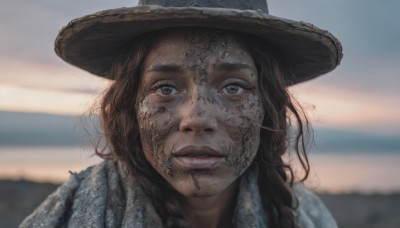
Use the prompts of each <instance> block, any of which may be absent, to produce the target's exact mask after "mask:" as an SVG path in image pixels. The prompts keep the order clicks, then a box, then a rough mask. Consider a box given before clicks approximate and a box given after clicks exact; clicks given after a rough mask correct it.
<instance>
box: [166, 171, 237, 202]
mask: <svg viewBox="0 0 400 228" xmlns="http://www.w3.org/2000/svg"><path fill="white" fill-rule="evenodd" d="M234 181H235V178H232V179H231V178H216V177H210V176H207V175H206V176H199V177H197V178H196V177H195V178H193V177H192V176H191V175H190V176H187V177H185V178H179V180H176V179H175V180H174V181H172V182H170V184H172V186H173V187H174V188H175V190H176V191H177V192H179V193H180V194H181V195H183V196H185V197H212V196H217V195H219V194H221V193H223V192H224V191H225V190H226V189H227V188H229V186H231V184H232V183H233V182H234Z"/></svg>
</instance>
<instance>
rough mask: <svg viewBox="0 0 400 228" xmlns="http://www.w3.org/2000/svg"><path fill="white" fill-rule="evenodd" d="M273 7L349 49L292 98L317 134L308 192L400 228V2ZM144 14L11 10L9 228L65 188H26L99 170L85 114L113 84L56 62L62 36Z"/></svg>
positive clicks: (4, 137) (6, 142) (361, 223)
mask: <svg viewBox="0 0 400 228" xmlns="http://www.w3.org/2000/svg"><path fill="white" fill-rule="evenodd" d="M268 2H269V9H270V13H271V14H272V15H275V16H280V17H286V18H290V19H293V20H299V21H305V22H310V23H312V24H314V25H316V26H318V27H320V28H323V29H327V30H329V31H330V32H331V33H333V34H334V35H335V36H336V37H337V38H339V40H340V41H341V42H342V45H343V49H344V58H343V61H342V63H341V65H340V66H339V67H338V68H337V69H336V70H335V71H334V72H331V73H329V74H327V75H324V76H322V77H320V78H317V79H315V80H313V81H311V82H308V83H305V84H300V85H297V86H295V87H292V88H291V89H290V90H291V91H292V93H293V94H294V96H295V97H296V98H297V99H298V100H299V101H300V102H301V103H302V104H303V106H304V108H305V109H306V111H307V113H308V115H309V117H310V119H311V122H312V123H313V126H314V129H315V145H314V146H313V147H312V149H311V152H310V160H311V164H312V167H313V172H312V174H311V176H310V178H309V180H308V181H307V185H308V186H309V187H310V188H311V189H313V190H315V191H318V192H320V194H321V195H322V197H323V199H324V200H325V201H326V203H327V204H328V206H329V207H330V208H331V210H332V211H333V213H334V215H335V217H336V218H337V219H338V220H339V223H340V225H341V227H400V218H396V216H394V215H395V214H394V215H393V213H395V212H394V211H395V210H397V212H398V211H399V209H400V208H399V207H400V196H399V195H398V194H396V192H399V190H400V177H399V174H400V168H399V163H400V77H399V73H400V70H399V64H400V45H399V43H398V42H399V40H400V14H399V13H398V12H399V10H400V1H397V0H387V1H384V2H378V1H374V0H354V1H346V0H335V1H316V0H303V1H285V0H269V1H268ZM135 5H137V1H134V0H118V1H110V0H109V1H106V0H85V1H78V0H70V1H54V0H36V1H20V0H15V1H12V0H3V1H1V2H0V34H1V36H0V179H3V181H0V226H1V227H13V226H15V224H18V223H19V222H20V221H21V218H23V217H24V216H26V213H30V211H31V210H32V208H31V207H34V206H35V205H36V204H37V203H39V202H40V201H42V200H43V198H42V197H44V196H45V195H46V194H48V192H49V191H52V190H53V189H54V187H55V185H52V184H48V185H45V184H34V183H32V182H27V181H22V180H21V179H25V180H29V181H39V182H41V183H43V182H51V183H56V184H57V183H61V182H63V181H64V180H65V179H66V178H67V177H68V176H69V172H68V171H79V170H81V169H83V168H84V167H86V166H88V165H90V164H94V163H96V162H98V161H99V159H98V158H96V157H94V156H92V155H93V146H91V143H90V140H89V139H88V138H89V136H88V135H87V134H86V133H85V131H84V129H83V127H82V118H83V117H82V116H84V114H85V113H87V111H88V109H89V107H90V106H91V105H92V104H93V102H94V100H95V99H96V98H98V96H99V95H100V94H101V92H102V91H103V90H104V89H105V88H106V87H107V81H106V80H102V79H99V78H97V77H95V76H92V75H90V74H89V73H86V72H84V71H82V70H79V69H77V68H75V67H72V66H69V65H68V64H66V63H64V62H62V61H61V60H60V59H59V58H58V57H57V56H56V55H55V54H54V51H53V43H54V39H55V37H56V36H57V34H58V31H59V29H60V28H61V27H62V26H64V25H66V24H67V23H68V22H69V21H70V20H71V19H73V18H76V17H80V16H83V15H86V14H89V13H92V12H95V11H99V10H102V9H107V8H118V7H123V6H127V7H129V6H135ZM83 119H84V118H83ZM85 121H86V120H85V119H84V120H83V122H85ZM24 189H25V190H26V189H29V191H30V192H29V193H26V192H24ZM28 196H31V197H28ZM349 211H350V212H351V213H349ZM349 215H350V216H349Z"/></svg>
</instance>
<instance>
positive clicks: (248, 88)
mask: <svg viewBox="0 0 400 228" xmlns="http://www.w3.org/2000/svg"><path fill="white" fill-rule="evenodd" d="M230 85H234V86H240V87H241V88H242V89H244V90H247V91H248V90H252V89H253V88H254V87H253V86H251V85H249V84H247V83H245V82H243V81H230V82H228V83H226V84H225V85H224V86H223V87H222V89H224V88H226V87H227V86H230ZM222 89H221V90H222Z"/></svg>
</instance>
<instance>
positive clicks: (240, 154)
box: [226, 97, 264, 175]
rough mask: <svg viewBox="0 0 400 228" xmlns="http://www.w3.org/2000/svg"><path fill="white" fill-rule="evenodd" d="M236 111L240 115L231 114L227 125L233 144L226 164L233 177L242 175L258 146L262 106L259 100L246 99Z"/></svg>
mask: <svg viewBox="0 0 400 228" xmlns="http://www.w3.org/2000/svg"><path fill="white" fill-rule="evenodd" d="M237 110H240V111H239V113H241V115H237V113H238V112H236V114H234V113H233V114H231V117H230V118H229V120H228V121H227V123H231V126H229V128H230V130H229V131H228V132H229V133H230V134H229V136H230V138H231V139H232V141H233V142H234V144H232V145H231V146H230V147H229V149H228V151H229V153H228V156H227V157H226V162H227V164H228V165H229V166H231V167H233V169H234V172H235V175H240V174H242V173H243V172H244V171H245V170H246V169H247V168H248V167H249V166H250V164H251V163H252V161H253V159H254V156H255V155H256V153H257V150H258V147H259V144H260V125H261V123H262V119H263V117H264V115H263V105H262V103H261V101H259V99H254V97H253V99H248V100H246V101H244V102H243V103H242V105H240V106H239V107H237Z"/></svg>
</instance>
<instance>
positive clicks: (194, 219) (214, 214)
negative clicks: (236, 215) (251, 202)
mask: <svg viewBox="0 0 400 228" xmlns="http://www.w3.org/2000/svg"><path fill="white" fill-rule="evenodd" d="M237 190H238V183H236V182H235V183H233V184H232V185H231V186H229V187H228V188H227V189H225V191H223V192H222V193H220V194H219V195H217V196H209V197H186V201H185V205H184V211H185V212H184V216H185V218H186V220H187V221H188V222H189V224H190V227H193V228H203V227H207V228H213V227H232V217H233V212H234V208H235V199H236V196H237Z"/></svg>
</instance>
